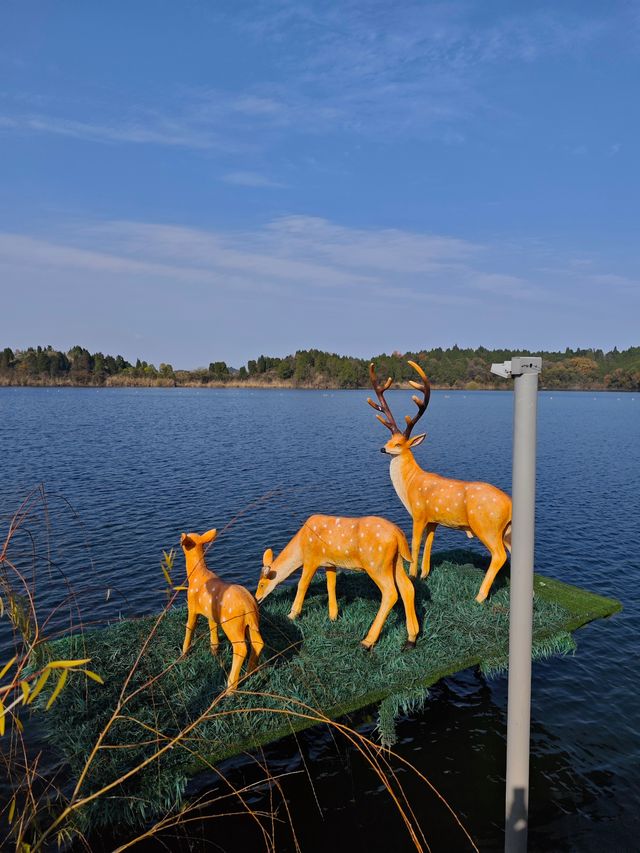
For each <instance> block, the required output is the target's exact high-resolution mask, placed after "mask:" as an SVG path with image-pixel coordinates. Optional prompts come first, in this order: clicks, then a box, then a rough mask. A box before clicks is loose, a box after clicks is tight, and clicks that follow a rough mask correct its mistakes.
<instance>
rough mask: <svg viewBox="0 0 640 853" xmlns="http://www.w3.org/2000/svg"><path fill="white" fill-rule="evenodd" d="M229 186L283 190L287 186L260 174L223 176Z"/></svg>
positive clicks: (230, 173) (235, 173)
mask: <svg viewBox="0 0 640 853" xmlns="http://www.w3.org/2000/svg"><path fill="white" fill-rule="evenodd" d="M222 180H223V181H224V182H225V183H227V184H235V185H236V186H239V187H258V188H260V187H264V188H265V189H281V188H282V187H284V186H285V185H284V184H282V183H280V181H274V180H272V179H271V178H268V177H267V176H266V175H261V174H260V173H259V172H229V173H228V174H226V175H223V176H222Z"/></svg>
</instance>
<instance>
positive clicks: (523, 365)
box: [491, 355, 542, 379]
mask: <svg viewBox="0 0 640 853" xmlns="http://www.w3.org/2000/svg"><path fill="white" fill-rule="evenodd" d="M541 370H542V359H541V358H540V356H531V355H527V356H521V355H518V356H514V357H513V358H512V359H511V361H503V362H502V363H501V364H492V365H491V372H492V373H495V374H496V376H502V378H503V379H509V378H510V377H512V376H522V374H523V373H540V371H541Z"/></svg>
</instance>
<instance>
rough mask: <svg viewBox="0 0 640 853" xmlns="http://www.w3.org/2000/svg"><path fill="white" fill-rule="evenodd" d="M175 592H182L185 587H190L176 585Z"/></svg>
mask: <svg viewBox="0 0 640 853" xmlns="http://www.w3.org/2000/svg"><path fill="white" fill-rule="evenodd" d="M173 589H174V592H182V591H183V590H185V589H189V587H188V586H174V588H173Z"/></svg>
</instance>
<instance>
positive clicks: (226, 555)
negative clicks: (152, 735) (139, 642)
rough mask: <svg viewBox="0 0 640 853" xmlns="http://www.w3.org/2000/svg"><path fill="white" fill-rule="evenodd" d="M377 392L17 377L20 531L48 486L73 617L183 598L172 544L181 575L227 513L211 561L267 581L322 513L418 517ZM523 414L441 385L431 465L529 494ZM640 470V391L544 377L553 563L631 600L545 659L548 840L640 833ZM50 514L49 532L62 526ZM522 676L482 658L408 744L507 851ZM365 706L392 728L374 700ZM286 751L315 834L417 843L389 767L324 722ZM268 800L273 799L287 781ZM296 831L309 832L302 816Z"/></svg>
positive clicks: (547, 554)
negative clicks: (481, 669) (515, 469)
mask: <svg viewBox="0 0 640 853" xmlns="http://www.w3.org/2000/svg"><path fill="white" fill-rule="evenodd" d="M367 396H368V395H367V392H366V391H333V392H331V391H328V392H320V391H288V390H285V391H281V390H252V389H239V390H238V389H220V390H212V389H185V388H176V389H69V388H62V389H58V388H1V389H0V454H1V459H2V463H1V464H2V467H1V472H2V477H1V479H0V514H1V516H2V518H1V521H2V525H3V530H2V538H4V536H5V535H6V527H7V522H8V519H9V517H10V515H11V514H12V513H13V512H14V511H15V509H16V508H17V506H18V504H19V503H20V501H21V500H22V499H23V498H24V497H25V496H26V494H27V493H28V492H29V491H30V490H31V489H33V488H34V487H35V486H37V484H38V483H44V484H45V488H46V493H47V505H48V510H49V519H48V524H49V527H48V530H49V534H48V539H49V542H50V548H51V551H50V565H51V569H50V571H49V572H48V573H46V572H45V574H44V575H43V576H41V583H40V585H39V589H38V606H39V608H41V609H42V611H43V612H48V611H49V610H50V609H51V608H53V607H54V606H55V605H56V604H59V603H60V602H62V601H64V600H65V596H66V595H67V592H66V587H65V585H64V582H63V580H62V575H63V574H64V575H65V576H66V577H67V578H68V579H69V580H70V581H71V583H72V585H73V587H74V588H75V589H76V590H77V598H76V599H75V600H74V601H73V603H72V606H71V607H69V606H64V607H63V608H62V609H61V610H60V611H59V612H58V613H57V614H56V616H55V617H54V619H53V621H52V623H51V624H52V626H55V625H56V624H57V625H59V626H64V625H67V624H68V623H69V613H70V612H72V613H73V614H74V615H73V620H74V624H77V622H78V618H79V617H78V613H79V612H82V614H83V618H84V619H85V620H86V621H91V620H99V619H105V618H109V619H113V618H117V617H118V616H119V615H130V614H141V613H147V612H153V611H155V610H158V609H159V608H161V607H162V606H163V604H164V602H165V600H166V597H165V592H164V582H163V579H162V574H161V571H160V566H159V562H160V558H161V555H162V550H163V549H165V550H168V549H170V548H176V549H178V557H177V562H176V566H177V568H176V573H177V576H178V579H180V578H181V577H182V571H183V560H182V553H181V552H180V550H179V536H180V533H181V532H182V531H196V532H202V531H204V530H206V529H209V528H210V527H214V526H215V527H217V528H218V529H219V530H221V531H222V533H221V535H220V536H219V538H218V540H217V541H216V543H215V545H214V546H213V549H212V550H211V551H210V552H209V556H210V558H211V559H210V565H211V567H212V568H215V570H217V571H219V573H220V574H221V575H223V576H224V577H225V578H226V579H232V580H236V581H239V582H242V583H245V584H246V585H248V586H249V587H250V588H251V589H252V590H253V589H254V588H255V584H256V582H257V576H258V573H259V569H260V566H261V557H262V552H263V550H264V549H265V548H266V547H268V546H270V547H273V548H274V549H275V550H279V549H280V548H281V547H282V546H283V545H284V544H286V542H287V541H288V539H289V538H290V537H291V536H292V535H293V534H294V532H295V531H296V530H297V529H298V528H299V526H300V525H301V524H302V522H303V521H304V519H305V517H306V516H307V515H309V514H310V513H312V512H324V513H330V514H342V515H365V514H378V515H383V516H385V517H387V518H389V519H390V520H392V521H394V522H396V523H397V524H399V525H400V526H401V527H403V529H404V530H405V531H406V532H407V534H409V535H410V531H411V525H410V519H409V516H408V515H407V513H406V511H405V510H404V508H403V507H402V505H401V503H400V501H399V499H398V498H397V496H396V494H395V492H394V490H393V487H392V485H391V481H390V478H389V464H388V457H384V456H382V455H381V454H380V453H379V448H380V446H381V445H382V444H383V443H384V441H386V436H387V431H386V430H385V429H384V428H383V427H382V426H381V425H380V424H378V423H377V421H376V420H375V417H374V414H373V411H372V410H371V409H370V408H369V407H368V406H367V405H366V402H365V401H366V397H367ZM388 398H389V400H390V403H391V406H392V408H393V410H394V413H396V417H399V416H401V415H403V414H405V413H406V412H410V411H412V410H413V404H411V403H410V395H409V394H408V393H407V392H401V391H397V392H389V394H388ZM512 417H513V398H512V394H511V393H510V392H506V391H505V392H442V391H440V392H438V391H435V392H433V394H432V398H431V403H430V406H429V409H428V411H427V413H426V415H425V416H424V418H423V420H422V421H421V424H420V427H418V428H416V432H418V431H423V430H426V432H427V433H428V438H427V440H426V441H425V442H424V443H423V444H422V445H421V446H420V447H419V448H418V449H417V450H416V454H415V455H416V458H417V460H418V462H419V463H420V464H421V465H422V466H423V467H424V468H426V469H428V470H431V471H435V472H437V473H440V474H443V475H448V476H453V477H458V478H460V479H474V480H476V479H479V480H488V481H490V482H492V483H494V484H495V485H497V486H499V487H501V488H503V489H505V490H506V491H510V477H511V434H512ZM639 472H640V395H637V394H615V393H609V394H605V393H592V392H585V393H578V392H576V393H571V392H553V393H546V392H545V393H541V394H540V400H539V410H538V486H537V528H536V568H537V570H538V571H540V572H542V573H543V574H548V575H552V576H553V577H556V578H558V579H560V580H563V581H567V582H569V583H575V584H579V585H581V586H584V587H586V588H587V589H590V590H592V591H594V592H598V593H601V594H603V595H608V596H613V597H615V598H618V599H620V600H621V601H622V602H623V605H624V610H623V612H622V613H620V614H618V615H616V616H614V617H613V618H612V619H611V620H608V621H599V622H596V623H593V624H591V625H589V626H587V627H586V628H584V629H582V630H580V631H579V632H578V633H577V634H576V639H577V641H578V650H577V652H576V654H575V655H573V656H569V657H557V658H553V659H551V660H547V661H544V662H539V663H536V664H534V668H533V707H532V755H531V802H530V807H531V812H530V822H531V825H530V833H529V837H530V849H531V850H554V851H561V850H562V851H564V850H579V851H591V850H593V851H595V850H600V849H601V848H602V847H603V846H604V845H607V846H608V847H609V848H610V849H612V850H636V849H638V838H639V837H640V789H639V787H638V784H637V777H638V770H639V767H640V712H639V707H640V701H639V699H640V689H639V687H638V664H639V662H640V618H639V617H640V595H639V594H638V583H639V582H640V523H639V521H638V506H639V501H638V474H639ZM33 526H34V535H35V536H36V541H37V542H38V543H40V542H44V540H45V538H46V536H45V534H46V528H45V527H44V525H43V524H42V523H41V522H39V521H37V520H34V522H33ZM23 540H24V541H23ZM23 540H20V543H19V544H20V548H22V549H23V551H24V553H25V555H27V553H28V548H29V543H28V542H27V540H26V537H23ZM37 547H38V548H41V547H43V546H40V545H38V546H37ZM451 547H465V548H466V547H469V540H467V538H466V536H465V535H464V534H463V533H457V532H453V531H445V530H443V529H442V528H439V529H438V531H437V533H436V538H435V543H434V549H435V550H436V551H437V550H442V549H446V548H451ZM471 547H473V543H472V545H471ZM18 550H20V549H18ZM40 557H42V553H39V558H40ZM338 588H339V584H338ZM338 591H339V589H338ZM6 622H7V620H6V618H5V619H3V620H1V621H0V643H5V644H7V643H8V640H9V636H8V632H7V625H6ZM5 657H6V655H5V653H4V650H3V651H2V653H0V662H1V661H3V660H4V659H5ZM506 684H507V682H506V676H505V677H498V678H495V679H489V680H487V679H485V678H483V677H482V676H481V675H480V674H479V673H477V672H475V671H467V672H464V673H461V674H460V675H459V676H456V677H455V678H450V679H446V680H445V681H443V682H441V683H440V684H439V685H437V686H436V687H435V688H433V689H432V690H431V695H430V699H429V701H428V702H427V704H426V707H425V709H424V710H423V711H422V712H420V713H418V714H415V715H412V716H409V717H403V718H402V719H401V722H400V724H399V727H398V731H399V735H400V743H399V744H398V747H397V748H398V751H399V752H400V753H401V754H402V755H403V756H404V757H405V758H407V759H408V760H409V761H411V762H412V763H413V764H415V765H416V766H417V767H418V768H419V769H420V770H421V771H422V772H423V773H424V774H425V775H426V776H427V777H428V778H429V779H430V781H431V782H432V783H433V784H434V785H435V786H436V787H437V788H438V790H439V791H440V792H441V793H442V795H443V796H445V797H446V798H447V800H448V801H449V802H450V803H451V805H452V806H453V808H454V809H455V810H456V812H457V813H458V814H459V815H460V817H461V819H462V820H463V822H464V823H465V825H466V826H467V828H468V829H469V831H470V833H471V835H472V836H473V837H474V838H475V840H476V842H477V844H478V846H479V847H480V849H481V850H483V851H484V850H501V849H502V823H503V808H504V805H503V804H504V761H505V733H506ZM356 719H357V721H358V722H359V724H361V725H362V726H363V730H365V731H366V730H367V727H368V728H369V729H370V730H373V722H372V721H371V720H372V714H367V713H363V714H361V715H359V716H358V717H357V718H356ZM265 754H266V755H267V756H268V757H269V759H270V762H271V767H272V769H274V768H275V770H274V772H275V771H279V772H294V773H295V771H298V770H302V771H303V772H302V773H300V774H296V775H293V776H291V777H285V778H284V779H283V780H282V783H281V784H282V787H283V790H284V792H285V794H286V796H287V798H288V800H289V803H290V807H291V808H292V809H293V812H294V816H295V819H296V829H297V832H298V840H299V843H300V846H301V849H302V850H303V851H307V850H326V849H327V846H328V845H329V844H331V846H332V847H333V849H335V850H347V849H348V850H350V851H354V850H359V849H363V850H364V849H368V850H369V851H372V850H383V849H384V850H387V849H389V845H391V849H393V850H410V849H413V848H412V845H411V844H410V842H409V840H408V838H407V837H406V835H405V834H404V833H403V829H402V825H401V822H400V820H399V818H398V816H397V814H396V812H395V809H394V806H393V805H392V803H391V802H390V800H389V797H388V795H387V794H386V793H385V792H384V791H383V790H382V789H381V786H380V783H379V780H378V779H377V778H376V777H375V776H374V775H373V774H371V773H369V772H367V771H366V769H365V767H364V765H363V762H362V760H361V759H360V758H359V756H357V755H356V754H355V753H353V752H351V751H349V750H348V749H347V748H346V746H345V745H344V744H342V743H341V744H340V745H338V746H336V744H335V742H334V739H333V737H332V736H331V735H329V734H327V733H326V732H323V731H320V732H318V731H317V730H312V731H311V732H307V733H304V734H303V735H300V736H298V739H297V743H296V742H295V741H294V740H293V739H291V741H284V742H283V743H281V744H277V745H273V746H271V747H269V748H268V749H267V750H266V751H265ZM226 769H227V771H228V773H229V774H231V776H232V777H233V778H235V779H236V783H239V781H238V780H240V781H242V780H243V779H249V778H250V777H251V774H252V773H253V772H254V771H253V769H252V766H251V763H250V762H249V760H248V759H243V760H242V761H237V762H235V764H232V765H230V766H228V767H227V768H226ZM401 778H402V781H403V782H404V783H405V784H406V786H407V791H408V793H409V794H410V795H411V794H412V793H413V794H414V796H415V799H414V800H412V805H413V808H414V810H415V811H416V812H417V813H419V814H421V815H422V816H423V819H422V823H423V827H424V830H425V834H426V837H427V839H428V841H429V844H430V845H431V849H432V850H456V849H466V848H465V847H464V844H463V843H462V841H461V836H460V833H459V830H458V831H456V828H455V826H453V825H452V820H451V818H450V817H449V816H448V815H447V813H446V812H445V810H444V809H443V808H442V806H441V805H440V804H439V801H438V800H437V798H435V797H434V796H433V795H428V792H427V791H426V790H425V788H424V786H423V785H422V784H420V785H418V784H417V783H415V782H412V781H411V780H410V779H409V775H408V774H403V775H402V777H401ZM250 802H251V804H252V806H253V808H260V807H262V808H266V807H268V804H269V798H268V793H267V792H266V791H262V792H260V791H259V792H257V793H254V794H252V795H251V798H250ZM212 827H213V828H214V829H212ZM213 831H215V836H216V841H217V843H218V844H219V845H220V847H219V849H245V850H250V849H259V848H258V846H257V842H256V841H255V839H256V838H257V836H256V835H254V834H253V833H255V830H254V829H253V827H252V826H251V825H250V821H248V820H246V819H242V820H240V819H237V818H221V819H220V820H219V821H216V822H214V823H212V824H208V829H207V830H206V832H213ZM206 832H205V834H206ZM232 833H233V835H232ZM458 845H459V846H458ZM279 849H281V850H289V849H291V850H293V849H295V847H294V842H293V841H292V839H291V835H290V833H288V834H287V832H286V831H285V830H283V831H282V837H281V839H280V844H279Z"/></svg>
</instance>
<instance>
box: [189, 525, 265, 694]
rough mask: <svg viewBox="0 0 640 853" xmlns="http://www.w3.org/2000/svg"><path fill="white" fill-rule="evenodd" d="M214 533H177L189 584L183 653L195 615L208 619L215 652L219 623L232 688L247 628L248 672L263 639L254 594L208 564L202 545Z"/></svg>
mask: <svg viewBox="0 0 640 853" xmlns="http://www.w3.org/2000/svg"><path fill="white" fill-rule="evenodd" d="M216 536H217V531H216V530H209V531H207V533H203V534H202V535H199V534H197V533H183V534H182V536H181V537H180V544H181V545H182V550H183V551H184V556H185V560H186V564H187V582H188V584H189V589H188V592H187V605H188V615H187V629H186V633H185V636H184V643H183V645H182V654H183V655H186V653H187V652H188V651H189V647H190V645H191V639H192V637H193V631H194V628H195V626H196V621H197V619H198V616H204V617H205V618H206V619H207V621H208V622H209V631H210V635H211V651H212V653H213V654H214V655H217V654H218V627H221V628H222V630H223V631H224V633H225V635H226V637H227V639H228V640H229V642H230V643H231V644H232V646H233V660H232V663H231V672H230V673H229V677H228V679H227V688H228V689H229V691H233V690H235V689H236V687H237V686H238V679H239V677H240V670H241V668H242V664H243V663H244V660H245V658H246V656H247V632H248V634H249V637H248V639H249V642H250V645H251V655H250V657H249V664H248V667H247V675H248V674H250V673H251V672H253V670H254V669H255V668H256V665H257V663H258V658H259V656H260V652H261V651H262V649H263V647H264V642H263V640H262V637H261V635H260V617H259V615H258V605H257V603H256V600H255V598H254V597H253V595H251V593H250V592H249V590H248V589H245V588H244V587H243V586H240V585H239V584H229V583H226V582H225V581H223V580H222V579H221V578H219V577H218V575H216V574H215V572H212V571H211V570H210V569H208V568H207V564H206V562H205V554H204V545H206V544H207V543H209V542H213V540H214V539H215V538H216Z"/></svg>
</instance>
